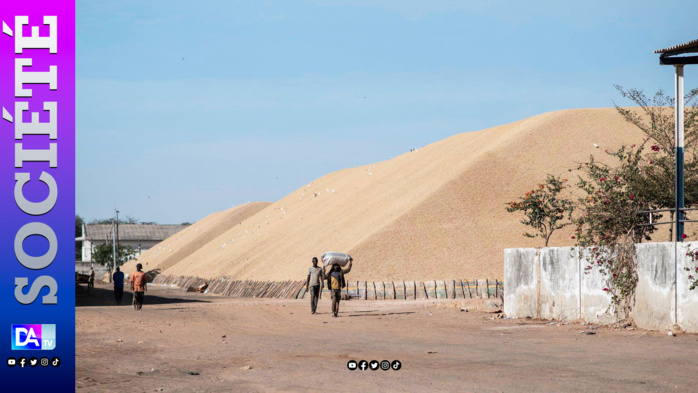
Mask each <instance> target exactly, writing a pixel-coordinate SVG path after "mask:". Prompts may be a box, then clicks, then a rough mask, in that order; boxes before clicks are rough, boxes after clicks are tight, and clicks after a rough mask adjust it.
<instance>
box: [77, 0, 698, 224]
mask: <svg viewBox="0 0 698 393" xmlns="http://www.w3.org/2000/svg"><path fill="white" fill-rule="evenodd" d="M568 3H572V2H561V1H528V2H517V1H498V0H495V1H472V2H469V1H436V0H435V1H428V2H426V1H420V2H416V1H414V2H410V1H405V0H402V1H398V0H395V1H393V0H389V1H368V0H311V1H230V0H220V1H219V0H216V1H214V0H199V1H191V0H188V1H179V0H168V1H153V0H150V1H142V0H138V1H136V0H120V1H118V2H106V1H104V2H103V1H91V0H78V1H77V212H78V214H80V215H82V216H83V217H85V218H87V219H91V218H101V217H108V216H111V215H112V214H113V210H114V208H115V207H116V208H118V209H119V210H120V211H121V213H122V214H128V215H130V216H133V217H136V218H138V219H140V220H143V221H157V222H159V223H180V222H184V221H195V220H198V219H200V218H202V217H203V216H205V215H207V214H209V213H212V212H214V211H219V210H223V209H226V208H228V207H231V206H233V205H237V204H240V203H245V202H247V201H257V200H264V201H274V200H277V199H279V198H281V197H283V196H284V195H286V194H287V193H289V192H291V191H293V190H295V189H296V188H298V187H300V186H302V185H303V184H307V183H308V182H309V181H311V180H313V179H315V178H317V177H320V176H322V175H324V174H327V173H329V172H332V171H335V170H338V169H341V168H345V167H350V166H354V165H357V164H358V165H362V164H368V163H371V162H376V161H382V160H385V159H388V158H389V157H391V156H396V155H399V154H401V153H403V152H405V151H409V150H410V149H411V148H414V147H420V146H423V145H426V144H429V143H431V142H435V141H437V140H440V139H443V138H445V137H447V136H450V135H453V134H456V133H460V132H466V131H473V130H478V129H482V128H487V127H491V126H495V125H499V124H503V123H508V122H511V121H516V120H519V119H522V118H525V117H529V116H533V115H536V114H540V113H543V112H548V111H554V110H559V109H568V108H589V107H608V106H612V100H616V101H618V102H619V103H620V104H626V105H628V103H627V102H624V101H622V99H621V98H620V97H619V96H618V94H617V92H616V91H615V89H614V88H613V85H614V84H620V85H623V86H625V87H636V88H643V89H645V90H646V91H648V92H654V91H655V90H656V89H657V88H660V87H662V88H665V89H667V90H668V91H670V92H671V91H673V71H672V69H671V68H669V67H660V66H659V65H658V58H657V55H655V54H653V51H654V50H655V49H659V48H663V47H666V46H670V45H674V44H678V43H682V42H685V41H689V40H692V39H696V38H698V30H697V29H696V28H695V26H696V24H695V15H698V2H694V1H683V2H678V1H667V2H661V3H660V2H657V1H651V2H650V1H616V2H608V1H584V2H574V4H568ZM693 73H694V71H693V68H691V67H687V69H686V83H687V85H686V88H687V89H688V88H691V87H695V86H696V85H698V67H695V76H694V75H693Z"/></svg>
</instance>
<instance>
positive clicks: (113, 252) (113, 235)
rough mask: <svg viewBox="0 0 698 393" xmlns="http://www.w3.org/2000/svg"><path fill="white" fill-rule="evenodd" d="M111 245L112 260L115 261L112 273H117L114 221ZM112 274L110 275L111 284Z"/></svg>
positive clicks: (112, 222)
mask: <svg viewBox="0 0 698 393" xmlns="http://www.w3.org/2000/svg"><path fill="white" fill-rule="evenodd" d="M111 245H112V253H111V255H112V259H113V261H114V266H113V267H112V272H114V271H116V228H115V226H114V220H113V219H112V221H111ZM111 278H112V274H110V275H109V282H111Z"/></svg>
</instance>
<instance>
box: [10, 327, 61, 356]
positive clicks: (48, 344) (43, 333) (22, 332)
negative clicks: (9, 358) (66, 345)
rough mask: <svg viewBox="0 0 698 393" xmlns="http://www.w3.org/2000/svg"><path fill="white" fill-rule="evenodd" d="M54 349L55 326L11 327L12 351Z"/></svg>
mask: <svg viewBox="0 0 698 393" xmlns="http://www.w3.org/2000/svg"><path fill="white" fill-rule="evenodd" d="M54 348H56V325H12V349H13V350H22V349H27V350H37V349H39V350H51V349H54Z"/></svg>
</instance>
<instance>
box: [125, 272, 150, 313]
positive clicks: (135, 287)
mask: <svg viewBox="0 0 698 393" xmlns="http://www.w3.org/2000/svg"><path fill="white" fill-rule="evenodd" d="M129 282H130V283H131V290H132V291H133V309H134V310H136V311H140V310H141V308H142V307H143V299H144V298H145V293H146V292H148V277H147V276H146V275H145V273H143V265H141V264H140V263H139V264H138V265H136V271H135V272H134V273H133V274H132V275H131V278H130V279H129Z"/></svg>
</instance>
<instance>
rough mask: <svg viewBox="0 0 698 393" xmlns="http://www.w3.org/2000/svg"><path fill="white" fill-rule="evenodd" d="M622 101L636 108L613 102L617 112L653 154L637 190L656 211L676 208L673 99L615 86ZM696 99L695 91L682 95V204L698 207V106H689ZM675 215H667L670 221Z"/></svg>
mask: <svg viewBox="0 0 698 393" xmlns="http://www.w3.org/2000/svg"><path fill="white" fill-rule="evenodd" d="M615 87H616V89H617V90H618V91H619V92H620V94H621V96H622V97H623V98H626V99H628V100H630V101H632V102H634V103H635V104H636V105H637V106H638V107H639V111H638V110H636V109H626V108H621V107H620V106H618V105H617V104H615V103H614V105H615V107H616V110H617V111H618V113H619V114H620V115H621V116H623V118H624V119H625V120H626V121H628V122H629V123H631V124H633V125H635V126H636V127H637V128H639V129H640V130H641V131H642V132H643V133H644V134H645V135H646V136H647V137H648V138H649V140H650V142H651V144H652V151H651V152H649V153H648V155H647V157H645V158H646V159H645V160H644V162H642V164H644V166H645V171H644V176H642V177H638V178H636V179H635V180H637V181H638V182H639V183H638V184H636V185H635V186H636V189H638V190H644V191H645V193H644V194H645V196H646V200H647V201H649V202H650V203H651V204H652V205H653V206H655V208H660V209H661V208H664V209H672V208H675V207H676V199H675V190H674V173H675V164H674V141H675V135H674V133H675V129H674V127H675V124H676V123H675V119H674V108H675V104H676V100H675V99H674V98H673V97H670V96H667V95H666V94H664V91H663V90H661V89H660V90H658V91H657V92H656V93H655V94H654V96H652V97H651V98H650V97H647V96H646V95H645V93H644V92H643V91H642V90H637V89H628V90H626V89H624V88H623V87H621V86H615ZM697 97H698V89H693V90H691V91H689V92H688V94H686V95H685V96H684V102H685V109H684V145H685V146H686V148H685V152H686V154H685V164H684V178H685V192H684V201H685V205H686V206H688V207H690V206H696V205H698V148H697V147H698V146H697V145H696V143H697V142H698V107H697V106H695V105H692V104H693V103H694V101H695V100H696V98H697ZM673 219H674V212H669V220H670V221H673ZM672 240H674V238H673V227H672V226H670V228H669V241H672Z"/></svg>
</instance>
